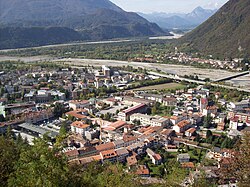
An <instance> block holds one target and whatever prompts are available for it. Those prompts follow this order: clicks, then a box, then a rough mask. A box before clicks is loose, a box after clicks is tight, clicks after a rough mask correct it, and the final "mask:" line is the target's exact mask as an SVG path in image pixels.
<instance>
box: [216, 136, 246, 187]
mask: <svg viewBox="0 0 250 187" xmlns="http://www.w3.org/2000/svg"><path fill="white" fill-rule="evenodd" d="M249 144H250V134H249V133H246V134H245V136H244V137H243V139H242V141H241V142H240V143H239V144H238V146H235V154H234V156H233V158H232V160H231V161H230V162H229V163H228V164H227V165H226V167H222V170H221V177H222V178H223V179H224V180H228V179H235V180H237V181H238V182H239V183H238V185H239V186H240V187H245V186H249V183H250V167H249V166H250V147H249Z"/></svg>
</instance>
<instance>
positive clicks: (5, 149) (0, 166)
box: [0, 136, 19, 186]
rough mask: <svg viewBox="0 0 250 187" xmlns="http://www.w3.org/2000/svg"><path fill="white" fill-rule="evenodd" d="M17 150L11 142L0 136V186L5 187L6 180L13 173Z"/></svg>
mask: <svg viewBox="0 0 250 187" xmlns="http://www.w3.org/2000/svg"><path fill="white" fill-rule="evenodd" d="M18 158H19V150H18V149H17V147H16V145H15V144H14V141H13V140H9V139H6V138H4V137H3V136H0V186H7V180H8V178H9V176H10V174H11V173H12V172H13V171H14V166H15V162H16V161H17V160H18Z"/></svg>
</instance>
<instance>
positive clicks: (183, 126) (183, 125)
mask: <svg viewBox="0 0 250 187" xmlns="http://www.w3.org/2000/svg"><path fill="white" fill-rule="evenodd" d="M190 126H191V122H190V121H189V120H183V121H180V122H179V123H177V124H176V125H174V126H173V130H174V131H175V132H177V133H183V132H185V131H186V130H187V129H189V128H190Z"/></svg>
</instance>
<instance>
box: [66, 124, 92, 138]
mask: <svg viewBox="0 0 250 187" xmlns="http://www.w3.org/2000/svg"><path fill="white" fill-rule="evenodd" d="M70 127H71V132H73V133H76V134H81V135H82V136H85V132H86V131H88V130H89V129H90V127H89V125H87V124H85V123H83V122H82V121H75V122H73V123H72V124H71V125H70Z"/></svg>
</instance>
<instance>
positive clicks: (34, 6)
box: [0, 0, 169, 48]
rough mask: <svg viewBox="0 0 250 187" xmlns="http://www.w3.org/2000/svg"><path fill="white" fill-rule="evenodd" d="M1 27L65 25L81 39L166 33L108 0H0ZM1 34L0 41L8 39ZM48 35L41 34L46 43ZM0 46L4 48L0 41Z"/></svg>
mask: <svg viewBox="0 0 250 187" xmlns="http://www.w3.org/2000/svg"><path fill="white" fill-rule="evenodd" d="M0 27H1V28H6V29H2V30H1V32H4V31H8V30H11V27H14V28H15V29H14V30H15V32H16V30H17V29H20V30H19V33H20V32H21V31H25V29H29V31H30V32H31V31H32V32H38V30H39V29H38V28H37V27H39V28H40V29H41V30H40V31H39V32H47V30H46V29H45V28H49V27H52V28H57V31H58V34H62V33H64V32H65V28H68V29H72V30H71V31H77V32H78V33H79V34H80V35H81V38H80V39H81V40H103V39H112V38H122V37H141V36H156V35H169V33H168V32H165V31H163V30H162V29H161V28H160V27H159V26H158V25H157V24H155V23H150V22H149V21H147V20H146V19H144V18H142V17H141V16H139V15H138V14H136V13H132V12H126V11H124V10H122V9H121V8H120V7H118V6H116V5H115V4H113V3H112V2H110V1H109V0H53V1H52V0H21V1H20V0H7V1H6V0H0ZM33 27H35V28H36V29H33ZM7 28H8V29H7ZM60 28H62V32H61V33H60ZM12 30H13V29H12ZM69 31H70V30H68V32H69ZM3 34H4V36H9V35H8V34H5V33H1V35H3ZM33 34H34V35H36V34H37V33H33ZM44 34H45V33H44ZM1 35H0V41H2V40H3V39H4V40H7V38H6V37H5V38H1V37H2V36H1ZM18 36H19V38H18V39H19V40H20V41H22V40H23V41H26V40H25V38H22V35H21V34H19V35H18ZM71 36H74V37H72V41H74V40H75V38H78V37H75V35H74V32H72V33H71ZM58 38H60V37H58ZM10 39H11V38H10ZM48 39H49V40H46V38H44V40H45V41H46V44H50V43H55V41H51V38H48ZM57 42H59V43H60V41H57ZM62 42H64V41H62ZM34 43H40V42H37V41H34ZM0 46H1V48H5V46H2V45H1V43H0ZM25 46H26V45H25ZM13 47H15V46H13Z"/></svg>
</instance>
